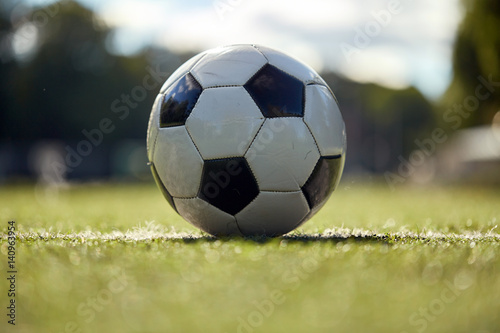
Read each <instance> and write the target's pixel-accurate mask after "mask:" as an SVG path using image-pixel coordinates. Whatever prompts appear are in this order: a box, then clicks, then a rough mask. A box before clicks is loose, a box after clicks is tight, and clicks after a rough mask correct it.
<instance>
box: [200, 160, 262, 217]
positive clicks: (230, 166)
mask: <svg viewBox="0 0 500 333" xmlns="http://www.w3.org/2000/svg"><path fill="white" fill-rule="evenodd" d="M257 194H259V187H258V185H257V181H256V180H255V177H254V176H253V174H252V172H251V171H250V167H249V166H248V163H247V161H246V160H245V158H244V157H235V158H223V159H217V160H208V161H205V164H204V165H203V175H202V176H201V185H200V190H199V193H198V197H199V198H200V199H203V200H205V201H206V202H208V203H210V204H211V205H213V206H215V207H217V208H219V209H220V210H222V211H224V212H226V213H228V214H231V215H234V214H236V213H238V212H239V211H240V210H242V209H243V208H245V207H246V206H247V205H248V204H249V203H250V202H251V201H252V200H253V199H255V197H256V196H257Z"/></svg>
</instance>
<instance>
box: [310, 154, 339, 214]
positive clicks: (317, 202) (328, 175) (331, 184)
mask: <svg viewBox="0 0 500 333" xmlns="http://www.w3.org/2000/svg"><path fill="white" fill-rule="evenodd" d="M342 164H343V161H342V157H341V156H340V155H336V156H322V157H320V159H319V160H318V163H316V166H315V167H314V170H313V172H312V173H311V175H310V176H309V179H308V180H307V182H306V183H305V184H304V186H302V192H303V193H304V196H305V197H306V200H307V203H308V204H309V208H310V209H311V210H313V209H315V208H317V207H318V206H321V205H322V204H324V203H325V201H326V199H328V196H329V195H330V194H331V193H332V192H333V190H334V189H335V184H336V182H337V178H338V177H340V175H341V172H340V168H342Z"/></svg>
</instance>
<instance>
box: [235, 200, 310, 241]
mask: <svg viewBox="0 0 500 333" xmlns="http://www.w3.org/2000/svg"><path fill="white" fill-rule="evenodd" d="M307 213H309V206H308V204H307V201H306V199H305V197H304V195H303V194H302V191H297V192H260V193H259V195H258V196H257V198H255V200H254V201H252V202H251V203H250V204H249V205H248V206H247V207H245V208H244V209H243V210H242V211H241V212H239V213H238V214H236V222H237V223H238V227H239V229H240V230H241V232H242V233H243V234H245V235H282V234H286V233H287V232H289V231H291V230H293V229H295V228H296V227H297V226H298V225H299V224H300V223H301V222H302V220H303V218H304V217H305V216H306V215H307Z"/></svg>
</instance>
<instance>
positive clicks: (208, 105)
mask: <svg viewBox="0 0 500 333" xmlns="http://www.w3.org/2000/svg"><path fill="white" fill-rule="evenodd" d="M263 122H264V116H263V115H262V113H261V112H260V111H259V109H258V108H257V106H256V105H255V103H254V101H253V100H252V98H251V97H250V95H249V94H248V93H247V91H246V90H245V88H243V87H219V88H216V89H205V90H204V91H203V92H202V93H201V95H200V98H199V99H198V103H197V104H196V106H195V108H194V109H193V111H192V112H191V114H190V116H189V118H188V119H187V120H186V128H187V130H188V131H189V134H190V135H191V137H192V138H193V141H194V143H195V145H196V146H197V147H198V149H199V151H200V153H201V156H202V157H203V158H204V159H215V158H227V157H230V156H243V154H244V153H245V152H246V151H247V149H248V146H249V145H250V143H251V142H252V140H253V138H254V137H255V134H256V133H257V131H258V130H259V128H260V126H261V125H262V123H263Z"/></svg>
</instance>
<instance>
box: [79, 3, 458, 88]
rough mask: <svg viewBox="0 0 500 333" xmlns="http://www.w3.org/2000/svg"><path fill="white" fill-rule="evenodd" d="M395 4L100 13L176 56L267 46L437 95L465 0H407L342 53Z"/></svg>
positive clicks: (157, 6) (127, 7) (111, 8)
mask: <svg viewBox="0 0 500 333" xmlns="http://www.w3.org/2000/svg"><path fill="white" fill-rule="evenodd" d="M88 1H91V0H88ZM390 1H391V0H371V1H367V0H358V1H343V0H330V1H325V0H310V1H295V2H293V3H291V2H289V1H286V0H275V1H264V0H214V1H212V2H191V1H190V2H187V1H180V0H178V1H168V2H167V1H155V0H150V1H138V0H122V1H117V0H112V1H108V2H105V5H101V7H100V8H99V9H98V10H99V13H100V14H101V16H102V17H103V19H104V20H105V21H106V22H107V23H108V24H109V25H111V26H113V27H116V28H120V29H123V31H132V30H133V31H135V32H137V31H138V32H140V34H142V35H143V36H144V38H143V39H142V42H143V43H145V41H147V43H149V42H151V43H155V44H158V45H161V46H165V47H168V48H170V49H173V50H176V51H200V50H203V49H208V48H212V47H216V46H219V45H227V44H236V43H258V44H264V45H267V46H271V47H274V48H277V49H281V50H283V51H285V52H289V53H290V54H293V55H294V56H296V57H297V58H299V59H301V60H303V61H305V62H306V63H309V64H310V65H311V66H312V67H313V68H315V69H317V70H322V69H330V70H336V71H339V72H342V73H344V74H346V75H348V76H349V77H351V78H353V79H356V80H361V81H367V80H368V81H373V82H376V83H380V84H384V85H388V86H392V87H402V86H404V85H409V84H416V85H418V86H420V87H423V88H424V89H423V90H424V92H425V93H427V94H428V96H431V97H436V96H437V95H438V94H440V93H441V92H442V91H443V90H444V89H445V88H446V86H447V84H448V82H449V79H450V78H449V73H450V69H451V67H450V66H451V65H450V54H451V48H452V42H453V38H454V35H455V30H456V27H457V24H458V22H459V20H460V18H461V12H460V10H459V5H458V0H440V1H434V0H419V1H412V0H400V9H401V10H400V13H398V14H392V15H391V17H390V22H389V23H388V24H386V25H382V24H380V23H379V25H380V31H379V32H378V33H377V34H375V35H374V36H373V37H371V40H370V43H369V45H367V46H366V47H364V48H358V49H359V52H357V54H356V56H355V57H354V58H353V59H352V61H350V62H349V61H347V59H346V57H345V56H344V54H343V53H342V51H341V49H340V45H341V44H342V43H347V44H351V45H354V46H355V44H354V38H355V36H356V31H357V30H356V29H361V31H365V29H366V27H367V25H370V24H372V25H373V24H376V23H377V20H376V18H375V16H377V15H376V13H379V14H380V13H381V11H386V12H387V10H388V8H389V7H388V6H389V3H390ZM374 22H375V23H374ZM127 29H128V30H127ZM130 35H134V36H136V34H132V33H130ZM125 36H126V34H125ZM121 40H122V41H121V43H134V42H135V43H137V42H138V41H140V40H141V39H140V38H137V36H136V38H130V40H128V39H127V38H126V37H124V36H123V34H122V38H121ZM426 77H429V78H430V79H429V80H426ZM429 82H431V86H432V88H429V87H428V84H429ZM424 85H427V86H425V87H424Z"/></svg>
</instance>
